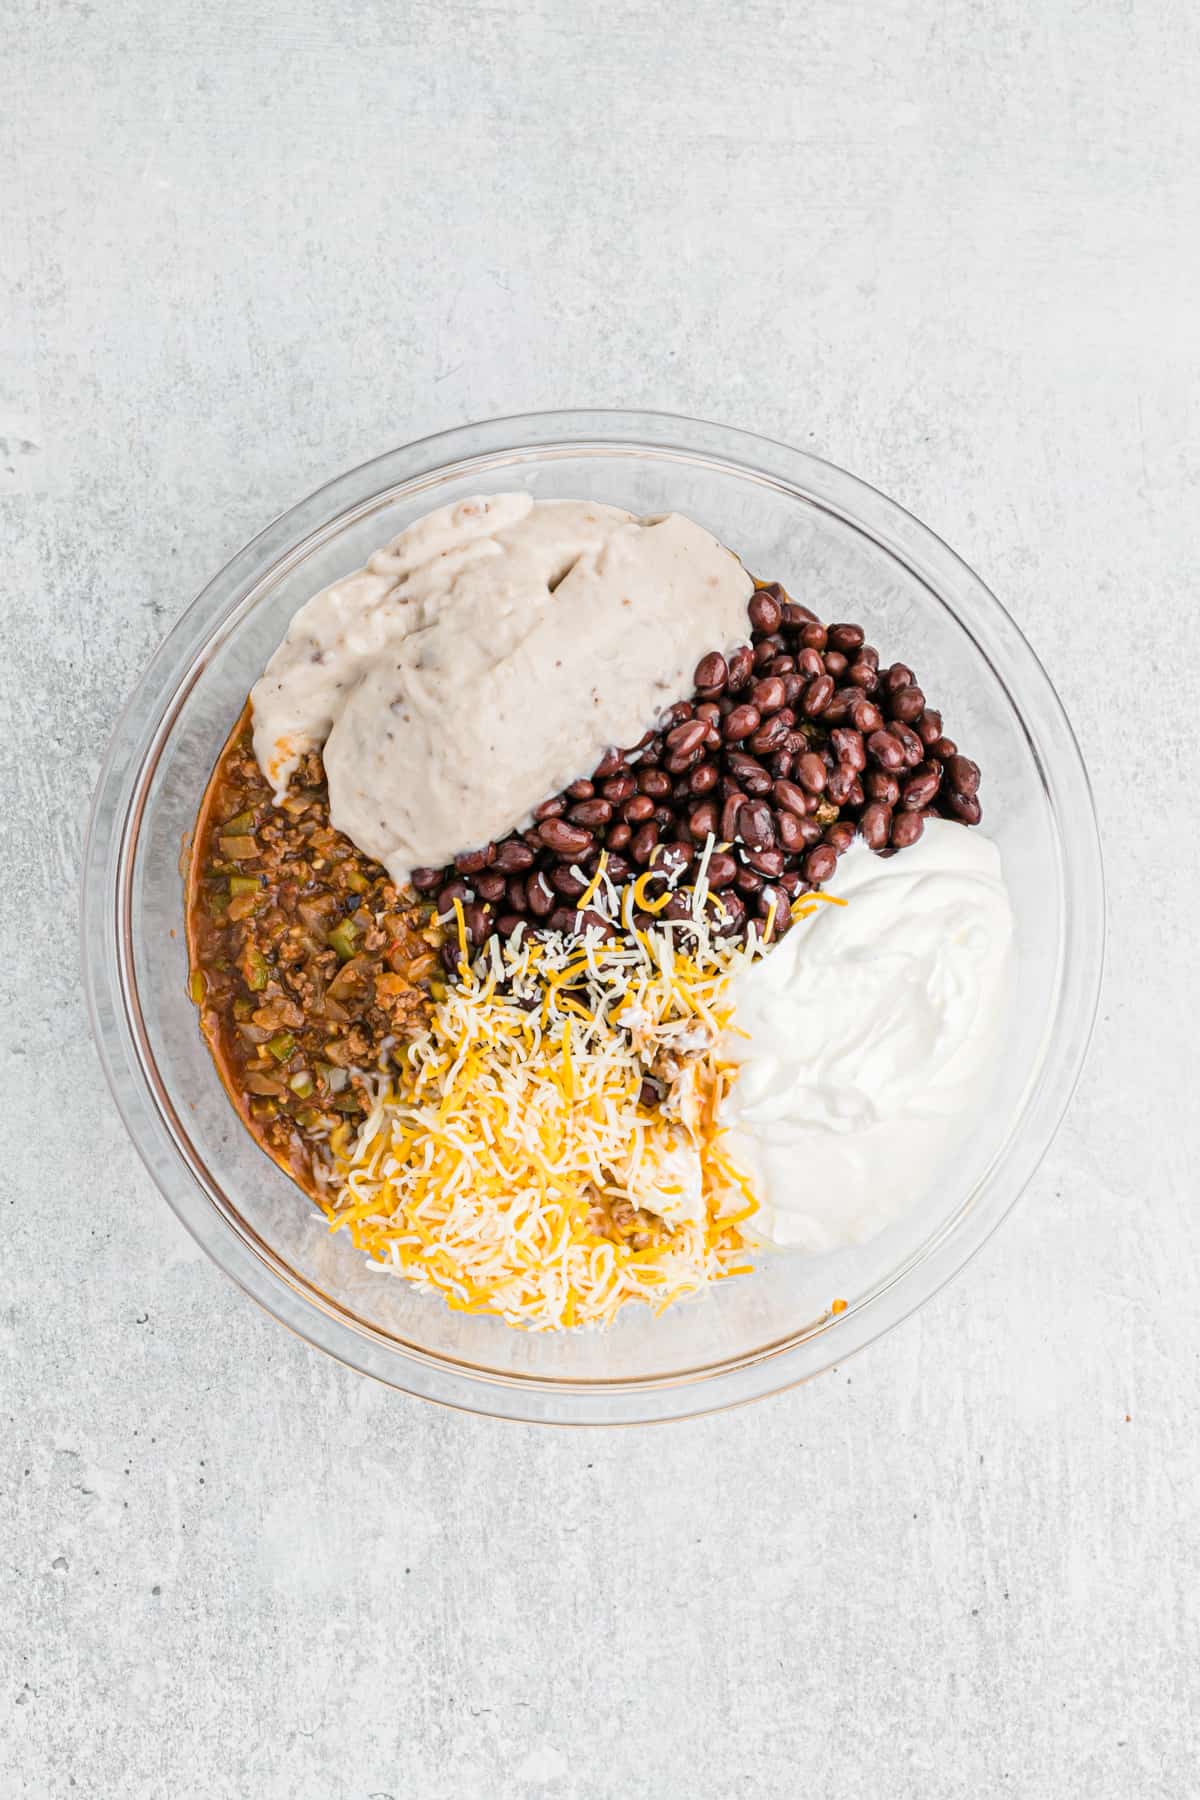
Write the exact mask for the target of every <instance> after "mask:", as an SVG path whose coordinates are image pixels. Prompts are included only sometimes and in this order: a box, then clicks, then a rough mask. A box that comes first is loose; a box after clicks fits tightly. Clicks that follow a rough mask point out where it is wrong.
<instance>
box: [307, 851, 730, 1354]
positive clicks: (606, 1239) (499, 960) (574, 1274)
mask: <svg viewBox="0 0 1200 1800" xmlns="http://www.w3.org/2000/svg"><path fill="white" fill-rule="evenodd" d="M706 868H707V860H706V859H705V861H704V862H703V863H702V866H701V871H700V875H699V879H698V881H697V884H696V887H695V888H694V889H692V890H691V898H692V920H691V921H690V922H689V923H688V924H687V926H686V932H685V927H684V926H682V925H680V924H678V923H667V922H660V921H658V920H657V919H656V920H655V923H654V926H653V927H652V928H648V929H646V930H638V929H635V928H634V927H633V924H632V906H633V905H634V904H637V905H638V906H639V907H640V908H641V909H642V910H643V912H644V911H646V910H649V909H648V907H647V906H646V904H645V902H646V900H648V899H651V898H652V897H651V896H650V895H649V894H648V893H647V882H646V877H645V875H643V876H640V877H638V880H637V882H635V883H632V884H630V886H629V887H627V888H625V889H624V890H623V891H622V892H620V893H618V892H617V890H616V889H615V888H614V887H613V885H612V883H611V882H610V881H608V880H607V877H606V874H605V871H604V869H603V868H601V869H600V870H598V871H597V874H596V877H595V879H594V882H593V884H592V888H591V891H590V892H589V893H588V894H587V895H586V896H585V900H586V901H587V902H588V903H589V904H590V903H599V904H600V905H602V906H603V907H604V910H605V916H614V915H615V916H616V917H618V918H623V919H624V920H626V921H628V923H627V928H626V935H625V936H624V937H623V938H618V939H616V940H614V941H610V942H606V941H604V939H603V937H602V936H601V934H600V933H599V932H596V931H589V932H587V933H585V934H584V935H583V936H582V937H579V936H563V935H561V934H557V933H555V934H549V935H547V936H545V937H539V938H536V939H535V938H533V937H531V936H530V935H529V934H528V933H527V932H526V931H525V930H524V928H523V927H522V928H518V930H517V931H516V932H515V933H514V934H513V937H512V938H511V939H510V940H509V942H508V943H507V944H504V943H502V942H501V940H500V939H498V938H496V937H492V938H490V939H489V940H488V942H487V944H486V945H485V947H484V950H483V951H482V952H481V953H480V954H479V955H478V956H477V957H476V958H475V960H474V962H470V961H469V960H468V955H469V952H468V949H467V945H466V936H465V929H464V921H463V920H462V918H461V917H459V918H458V920H457V923H458V926H459V943H460V948H461V952H462V961H461V964H460V968H461V973H462V979H461V981H460V982H459V983H458V984H457V985H454V986H451V987H449V988H447V990H446V991H445V993H444V995H443V996H442V997H441V998H439V1000H438V1001H437V1004H436V1005H435V1007H434V1009H433V1013H432V1016H431V1019H430V1022H429V1025H428V1027H427V1029H426V1030H425V1031H424V1032H423V1033H422V1035H421V1036H420V1037H418V1038H417V1039H416V1040H415V1041H414V1042H413V1043H412V1044H411V1045H410V1046H409V1049H408V1054H407V1056H406V1058H405V1063H404V1067H403V1070H402V1071H401V1073H400V1075H399V1076H398V1077H397V1078H396V1080H395V1081H394V1082H392V1084H391V1085H390V1086H389V1087H388V1088H386V1089H385V1090H384V1091H383V1092H382V1093H381V1095H380V1098H379V1100H378V1102H377V1104H376V1106H375V1108H374V1110H373V1112H372V1113H371V1116H370V1117H369V1118H368V1119H367V1121H366V1122H365V1124H364V1125H363V1127H362V1129H361V1131H360V1133H359V1135H358V1139H357V1142H355V1143H354V1144H352V1145H347V1144H345V1143H342V1144H340V1145H339V1146H337V1148H338V1150H339V1152H340V1154H339V1161H338V1180H337V1181H336V1182H335V1183H332V1184H331V1186H330V1189H329V1191H328V1195H327V1198H326V1200H325V1202H324V1205H325V1210H326V1213H327V1215H328V1217H329V1221H330V1226H331V1229H333V1230H343V1229H344V1230H346V1231H347V1232H348V1233H349V1235H350V1237H351V1239H352V1240H353V1242H354V1243H355V1244H356V1245H357V1246H358V1247H359V1248H360V1249H362V1250H365V1251H366V1252H367V1254H368V1255H369V1256H370V1257H371V1258H372V1259H373V1260H374V1261H375V1262H376V1263H377V1264H378V1265H379V1266H380V1267H381V1268H382V1269H384V1270H387V1271H393V1272H395V1273H397V1274H401V1275H404V1276H406V1277H407V1278H408V1279H410V1280H412V1281H414V1282H416V1283H417V1284H418V1285H419V1286H421V1287H424V1288H427V1289H431V1290H434V1291H436V1292H438V1293H440V1294H441V1295H442V1296H443V1298H444V1299H445V1300H446V1302H447V1304H448V1305H450V1306H451V1307H453V1308H455V1309H456V1310H459V1311H464V1312H478V1313H491V1314H494V1315H496V1316H498V1317H500V1318H502V1319H504V1320H506V1321H507V1322H508V1323H509V1324H511V1325H516V1326H521V1327H524V1328H526V1329H532V1330H542V1331H544V1330H556V1329H566V1328H570V1327H572V1326H575V1325H588V1324H608V1323H610V1322H611V1321H612V1320H613V1319H614V1318H615V1317H616V1315H617V1313H618V1312H619V1311H620V1310H621V1308H622V1307H623V1306H625V1305H627V1304H629V1303H631V1302H634V1301H637V1302H641V1303H643V1304H646V1305H649V1306H651V1307H652V1308H653V1309H654V1310H655V1311H656V1312H658V1311H661V1310H662V1309H663V1308H665V1307H667V1306H670V1305H671V1304H673V1303H674V1302H675V1301H676V1300H679V1299H681V1298H682V1297H683V1296H684V1295H687V1294H693V1293H696V1292H698V1291H700V1290H701V1289H703V1288H706V1287H708V1286H710V1285H711V1284H712V1283H714V1282H717V1281H720V1280H723V1279H725V1278H726V1277H728V1276H731V1275H735V1274H744V1273H747V1272H748V1271H749V1270H750V1268H751V1267H752V1265H751V1263H750V1262H749V1261H748V1259H747V1245H746V1242H745V1240H744V1239H743V1237H742V1234H741V1231H740V1230H739V1227H740V1226H741V1225H742V1224H744V1223H745V1221H746V1220H747V1219H749V1218H750V1217H751V1216H752V1215H753V1213H754V1212H755V1211H756V1210H757V1202H756V1200H755V1197H754V1194H753V1192H752V1191H751V1189H750V1187H749V1185H748V1183H747V1181H746V1178H745V1177H744V1175H743V1174H742V1173H741V1171H740V1170H738V1169H737V1168H736V1167H735V1166H734V1165H733V1164H732V1162H731V1161H730V1159H729V1157H728V1155H727V1154H726V1152H725V1150H724V1148H723V1143H722V1139H723V1136H724V1133H723V1130H722V1127H721V1125H720V1123H719V1114H720V1108H721V1102H722V1099H723V1098H724V1095H725V1094H726V1092H727V1091H728V1088H729V1086H730V1085H731V1083H732V1082H733V1081H734V1080H735V1079H736V1074H737V1070H736V1067H735V1065H733V1064H731V1063H729V1062H726V1061H725V1060H723V1058H722V1057H721V1055H720V1053H719V1048H718V1046H719V1041H720V1038H721V1035H722V1033H723V1031H724V1030H725V1029H726V1028H727V1027H728V1026H729V1025H730V1023H731V1015H732V1000H731V998H730V991H729V990H730V984H731V981H732V978H733V976H734V974H735V973H736V971H737V970H738V968H739V967H741V966H743V965H744V964H745V963H746V962H747V961H749V960H753V959H754V958H755V957H756V956H757V955H758V954H759V953H760V946H759V945H758V943H757V940H756V939H755V937H754V936H753V935H751V938H750V940H749V942H748V944H746V945H745V946H740V947H735V946H733V945H730V944H728V943H726V942H724V941H722V940H720V939H716V938H714V937H712V936H711V934H710V931H709V928H708V923H707V921H708V917H709V908H710V906H711V903H712V901H713V900H715V898H716V897H715V896H712V895H709V894H707V891H706V883H705V870H706ZM660 879H663V880H665V879H666V878H665V877H661V878H660ZM633 889H637V890H638V891H637V892H636V894H635V893H634V892H633V891H632V890H633ZM685 891H686V890H685ZM581 904H582V902H581ZM458 910H459V909H458V906H457V903H456V906H455V912H456V913H457V912H458ZM647 1079H650V1080H652V1081H653V1083H654V1084H655V1088H656V1093H657V1094H658V1095H661V1103H660V1104H658V1105H654V1106H647V1105H644V1104H643V1102H642V1095H643V1084H644V1083H645V1082H646V1080H647Z"/></svg>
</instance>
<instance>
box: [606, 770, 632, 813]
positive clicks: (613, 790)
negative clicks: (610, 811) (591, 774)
mask: <svg viewBox="0 0 1200 1800" xmlns="http://www.w3.org/2000/svg"><path fill="white" fill-rule="evenodd" d="M636 787H637V780H636V778H635V777H634V776H633V775H614V776H613V777H612V779H611V780H609V781H606V782H605V783H604V785H603V787H602V788H601V789H600V792H601V793H602V794H603V796H604V798H605V799H606V800H608V801H611V803H612V804H613V806H620V804H621V802H622V801H623V800H628V798H629V796H630V795H631V794H632V793H633V792H634V790H635V789H636Z"/></svg>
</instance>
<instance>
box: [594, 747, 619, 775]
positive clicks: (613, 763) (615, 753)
mask: <svg viewBox="0 0 1200 1800" xmlns="http://www.w3.org/2000/svg"><path fill="white" fill-rule="evenodd" d="M624 760H625V759H624V757H623V756H622V755H621V752H620V751H619V750H606V751H605V752H604V755H603V756H602V757H601V758H600V761H599V762H598V763H597V764H596V766H595V768H594V769H593V770H592V780H593V781H607V780H608V778H609V776H610V775H615V774H616V772H617V770H618V769H619V768H620V767H621V764H622V763H623V762H624Z"/></svg>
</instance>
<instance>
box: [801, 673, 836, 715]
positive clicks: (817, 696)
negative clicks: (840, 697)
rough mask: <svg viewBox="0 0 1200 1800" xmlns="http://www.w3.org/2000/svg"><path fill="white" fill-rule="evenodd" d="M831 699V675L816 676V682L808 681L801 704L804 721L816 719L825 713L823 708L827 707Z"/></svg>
mask: <svg viewBox="0 0 1200 1800" xmlns="http://www.w3.org/2000/svg"><path fill="white" fill-rule="evenodd" d="M832 699H833V677H832V675H818V676H817V678H816V680H815V681H810V682H809V684H808V686H807V687H806V688H805V690H804V699H803V701H802V702H801V706H802V709H803V712H804V716H805V718H806V719H816V718H818V717H819V716H820V715H821V713H823V712H824V711H825V708H826V707H827V706H828V705H829V702H830V701H831V700H832Z"/></svg>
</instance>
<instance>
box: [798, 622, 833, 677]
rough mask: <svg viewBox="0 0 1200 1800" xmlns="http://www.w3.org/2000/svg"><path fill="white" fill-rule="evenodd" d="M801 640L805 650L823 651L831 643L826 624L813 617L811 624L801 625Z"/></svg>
mask: <svg viewBox="0 0 1200 1800" xmlns="http://www.w3.org/2000/svg"><path fill="white" fill-rule="evenodd" d="M800 642H801V644H802V646H803V647H804V649H805V650H815V651H821V650H824V649H825V648H826V646H827V645H828V643H829V633H828V631H827V630H826V629H825V627H824V625H822V624H820V623H819V622H818V621H817V620H816V619H813V620H812V621H811V622H810V623H809V624H807V625H802V626H801V627H800ZM822 666H824V665H822Z"/></svg>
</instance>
